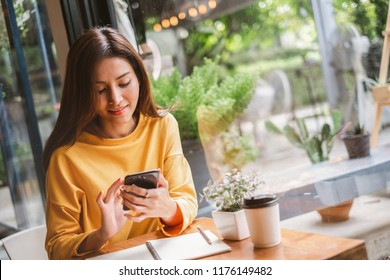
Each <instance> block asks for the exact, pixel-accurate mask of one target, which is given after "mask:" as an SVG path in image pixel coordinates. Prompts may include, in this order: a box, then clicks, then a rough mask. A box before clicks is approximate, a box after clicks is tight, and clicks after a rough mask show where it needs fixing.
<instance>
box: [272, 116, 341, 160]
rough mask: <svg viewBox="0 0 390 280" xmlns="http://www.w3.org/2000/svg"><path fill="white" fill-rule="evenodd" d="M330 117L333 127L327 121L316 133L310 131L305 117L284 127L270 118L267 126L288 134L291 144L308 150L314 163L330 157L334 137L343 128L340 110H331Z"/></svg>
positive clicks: (276, 131) (274, 130)
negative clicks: (281, 127) (279, 126)
mask: <svg viewBox="0 0 390 280" xmlns="http://www.w3.org/2000/svg"><path fill="white" fill-rule="evenodd" d="M330 117H331V120H332V127H331V126H330V125H329V124H328V123H326V122H325V123H324V124H323V125H322V128H321V130H320V131H319V132H318V133H315V132H314V134H311V133H310V132H309V130H308V128H307V125H306V123H305V119H304V118H296V120H295V125H290V124H286V125H285V126H284V127H283V129H280V128H278V127H277V126H276V125H275V124H274V123H272V122H271V121H269V120H268V121H266V123H265V126H266V128H267V130H268V131H270V132H272V133H276V134H279V135H284V136H286V137H287V139H288V140H289V141H290V143H291V144H293V145H294V146H296V147H298V148H301V149H304V150H305V151H306V154H307V156H308V157H309V159H310V161H311V162H312V163H318V162H321V161H325V160H328V159H329V154H330V152H331V151H332V148H333V143H334V139H335V137H336V135H337V134H338V133H339V132H340V129H341V122H342V116H341V113H340V111H338V110H333V111H331V113H330Z"/></svg>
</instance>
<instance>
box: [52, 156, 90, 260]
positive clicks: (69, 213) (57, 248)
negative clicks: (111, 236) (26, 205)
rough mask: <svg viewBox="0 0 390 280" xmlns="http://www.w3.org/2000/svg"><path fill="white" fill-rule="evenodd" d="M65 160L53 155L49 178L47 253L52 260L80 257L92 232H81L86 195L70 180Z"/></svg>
mask: <svg viewBox="0 0 390 280" xmlns="http://www.w3.org/2000/svg"><path fill="white" fill-rule="evenodd" d="M67 170H68V168H67V164H66V160H65V159H64V157H62V156H59V155H58V154H53V156H52V158H51V163H50V166H49V169H48V171H47V175H46V196H47V199H46V223H47V234H46V244H45V246H46V250H47V252H48V256H49V259H71V258H72V257H76V256H79V255H78V254H77V248H78V247H79V245H80V243H81V242H82V241H83V240H84V239H85V238H86V237H87V236H88V235H89V234H90V232H91V230H87V231H86V230H85V229H83V228H82V226H81V223H80V220H81V219H82V218H81V217H82V215H81V209H82V208H83V207H86V204H87V202H86V198H85V193H84V192H83V191H82V190H80V189H79V188H77V187H76V186H74V185H73V184H72V183H71V182H70V179H69V176H70V175H69V172H67Z"/></svg>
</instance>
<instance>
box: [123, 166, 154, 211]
mask: <svg viewBox="0 0 390 280" xmlns="http://www.w3.org/2000/svg"><path fill="white" fill-rule="evenodd" d="M159 172H160V171H159V170H158V169H153V170H147V171H143V172H139V173H133V174H130V175H127V176H126V177H125V185H136V186H137V187H140V188H144V189H154V188H157V181H158V174H159ZM123 209H124V210H129V209H128V208H127V207H126V206H125V205H123Z"/></svg>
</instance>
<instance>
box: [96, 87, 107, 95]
mask: <svg viewBox="0 0 390 280" xmlns="http://www.w3.org/2000/svg"><path fill="white" fill-rule="evenodd" d="M106 90H107V88H102V89H100V90H98V93H99V94H103V93H105V92H106Z"/></svg>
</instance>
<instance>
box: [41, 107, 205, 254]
mask: <svg viewBox="0 0 390 280" xmlns="http://www.w3.org/2000/svg"><path fill="white" fill-rule="evenodd" d="M153 168H160V169H161V172H162V174H163V175H164V177H165V178H166V180H167V181H168V184H169V191H170V196H171V197H172V198H173V199H174V200H175V201H176V203H177V204H178V206H179V208H180V210H181V212H182V214H183V223H182V224H180V225H178V226H176V227H172V228H170V227H166V226H164V225H163V224H161V223H160V220H159V219H158V218H148V219H145V220H144V221H142V222H140V223H133V222H132V221H128V222H127V223H126V225H125V226H124V227H123V229H122V230H121V231H120V232H119V233H118V234H116V235H115V236H114V237H113V238H112V239H110V240H109V242H108V244H114V243H117V242H119V241H122V240H126V239H129V238H131V237H134V236H138V235H141V234H144V233H147V232H151V231H154V230H157V229H159V228H160V229H162V230H163V232H164V233H165V234H166V235H177V234H180V233H181V232H182V231H183V230H184V229H185V228H187V226H188V225H190V224H191V223H192V221H193V219H194V218H195V216H196V214H197V209H198V204H197V200H196V192H195V188H194V183H193V179H192V174H191V169H190V166H189V164H188V162H187V160H186V159H185V158H184V156H183V151H182V147H181V142H180V135H179V130H178V125H177V121H176V120H175V118H174V117H173V116H172V115H171V114H168V115H167V116H165V117H163V118H149V117H145V116H143V115H142V114H141V116H140V120H139V123H138V125H137V127H136V129H135V130H134V131H133V132H132V133H131V134H130V135H128V136H126V137H124V138H119V139H101V138H98V137H96V136H94V135H92V134H89V133H85V132H84V133H82V135H81V136H80V137H79V139H78V140H77V141H76V143H75V144H74V145H72V146H70V147H68V146H67V147H61V148H59V149H57V150H56V151H55V152H54V153H53V155H52V157H51V159H50V165H49V168H48V171H47V174H46V196H47V203H46V224H47V236H46V250H47V252H48V255H49V258H50V259H71V258H74V257H77V256H79V255H78V254H77V248H78V246H79V245H80V243H81V242H82V241H83V240H84V239H85V238H86V237H87V235H88V234H89V233H90V232H91V231H93V230H95V229H97V228H98V227H100V216H101V215H100V209H99V207H98V205H97V203H96V198H97V196H98V194H99V191H100V190H102V189H103V190H104V191H107V189H108V188H109V186H110V185H111V184H112V183H113V182H114V181H115V180H116V179H117V178H123V177H124V176H125V175H127V174H130V173H134V172H139V171H144V170H148V169H153Z"/></svg>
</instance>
